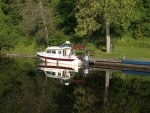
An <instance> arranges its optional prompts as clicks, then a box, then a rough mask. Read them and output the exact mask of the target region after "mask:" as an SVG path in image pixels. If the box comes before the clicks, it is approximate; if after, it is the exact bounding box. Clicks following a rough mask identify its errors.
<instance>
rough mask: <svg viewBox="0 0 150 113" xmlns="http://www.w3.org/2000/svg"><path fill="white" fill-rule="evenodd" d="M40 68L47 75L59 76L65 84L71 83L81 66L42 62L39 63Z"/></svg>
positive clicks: (51, 76)
mask: <svg viewBox="0 0 150 113" xmlns="http://www.w3.org/2000/svg"><path fill="white" fill-rule="evenodd" d="M38 69H40V70H42V71H44V73H45V75H46V76H47V77H50V78H57V79H59V80H60V81H61V82H63V83H64V84H65V85H69V83H70V82H71V81H70V79H71V78H73V76H74V74H75V73H76V72H78V70H79V66H77V65H76V66H75V65H65V64H59V65H57V64H56V63H45V62H42V63H40V64H39V65H38Z"/></svg>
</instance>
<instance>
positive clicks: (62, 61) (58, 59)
mask: <svg viewBox="0 0 150 113" xmlns="http://www.w3.org/2000/svg"><path fill="white" fill-rule="evenodd" d="M37 55H38V57H39V58H40V59H41V60H42V61H44V62H50V63H57V64H59V63H60V64H75V65H81V60H79V59H78V58H77V57H74V58H69V57H68V58H66V57H64V58H63V57H51V56H42V55H39V54H38V53H37Z"/></svg>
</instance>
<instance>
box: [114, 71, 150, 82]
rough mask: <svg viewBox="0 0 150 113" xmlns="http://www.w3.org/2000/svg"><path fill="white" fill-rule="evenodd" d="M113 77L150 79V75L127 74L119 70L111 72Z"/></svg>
mask: <svg viewBox="0 0 150 113" xmlns="http://www.w3.org/2000/svg"><path fill="white" fill-rule="evenodd" d="M112 75H113V78H122V79H123V80H131V79H139V80H144V81H150V76H148V75H147V76H146V75H145V76H144V75H142V74H128V73H122V72H121V71H114V72H112Z"/></svg>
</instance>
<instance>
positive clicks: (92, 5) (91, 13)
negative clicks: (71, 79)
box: [75, 0, 140, 53]
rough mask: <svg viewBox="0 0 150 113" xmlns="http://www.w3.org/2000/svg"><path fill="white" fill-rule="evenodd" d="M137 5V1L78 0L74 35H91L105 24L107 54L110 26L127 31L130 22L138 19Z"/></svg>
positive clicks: (108, 50) (107, 50)
mask: <svg viewBox="0 0 150 113" xmlns="http://www.w3.org/2000/svg"><path fill="white" fill-rule="evenodd" d="M137 3H138V0H119V1H118V0H80V1H79V2H78V4H77V6H76V8H77V13H76V18H77V23H78V25H77V27H76V29H75V30H76V33H77V34H78V35H79V36H85V35H91V34H92V33H93V31H96V30H100V24H103V23H105V29H106V52H107V53H109V52H110V24H116V25H120V26H121V27H123V28H124V29H128V26H130V24H131V22H132V21H134V20H138V19H139V18H140V13H139V12H138V8H137V5H136V4H137ZM84 4H85V5H84ZM99 20H101V21H99Z"/></svg>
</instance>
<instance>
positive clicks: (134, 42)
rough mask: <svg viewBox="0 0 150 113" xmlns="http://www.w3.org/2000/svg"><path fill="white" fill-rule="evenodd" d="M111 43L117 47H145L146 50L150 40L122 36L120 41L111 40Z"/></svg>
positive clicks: (149, 45)
mask: <svg viewBox="0 0 150 113" xmlns="http://www.w3.org/2000/svg"><path fill="white" fill-rule="evenodd" d="M112 43H114V44H117V45H125V46H135V47H145V48H148V47H150V39H148V38H146V37H145V38H144V37H143V38H139V39H135V38H131V36H123V37H122V38H120V39H116V38H114V39H112Z"/></svg>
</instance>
